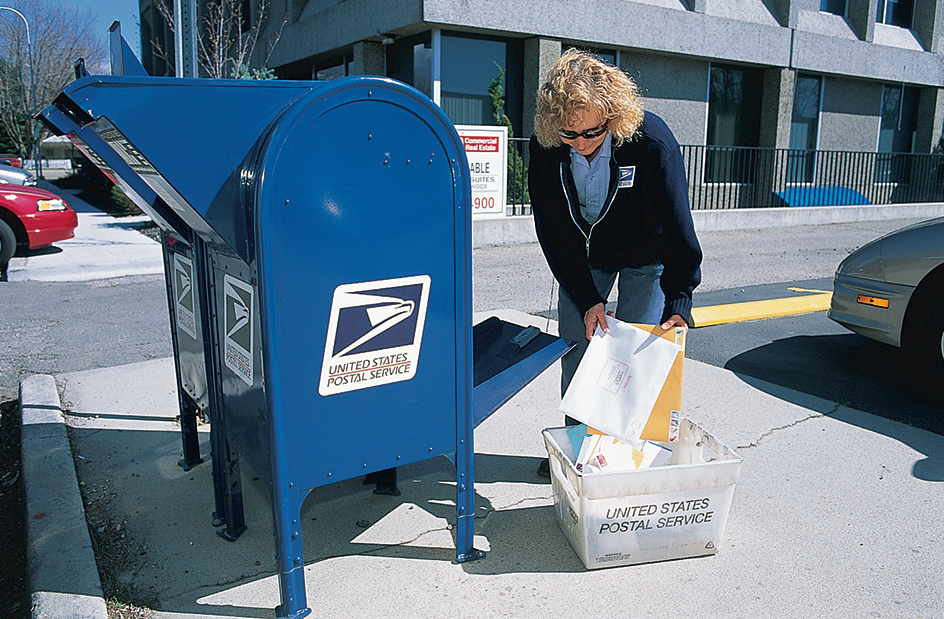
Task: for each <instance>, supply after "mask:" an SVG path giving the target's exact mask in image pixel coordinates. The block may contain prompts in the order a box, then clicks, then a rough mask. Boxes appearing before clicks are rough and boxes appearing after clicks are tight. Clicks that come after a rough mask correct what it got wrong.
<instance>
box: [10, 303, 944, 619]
mask: <svg viewBox="0 0 944 619" xmlns="http://www.w3.org/2000/svg"><path fill="white" fill-rule="evenodd" d="M497 314H498V315H499V316H501V317H502V318H504V319H506V320H509V321H512V322H516V323H518V324H522V325H525V324H536V325H537V326H539V327H541V328H544V327H545V326H546V323H545V321H544V320H538V319H535V318H534V317H531V316H527V315H524V314H519V313H508V312H497ZM482 318H483V316H477V317H476V321H478V320H481V319H482ZM552 324H553V323H552ZM686 363H687V365H686V369H685V386H684V401H683V414H684V415H685V416H688V417H691V418H692V419H693V420H694V421H696V422H697V423H699V424H701V425H702V426H703V427H704V428H705V429H707V430H708V431H709V432H711V433H712V434H714V435H715V436H716V437H717V438H718V439H719V440H721V441H722V442H723V443H725V444H726V445H728V446H729V447H732V448H734V449H735V451H737V452H738V454H739V455H740V456H741V457H743V459H744V463H743V466H742V469H741V479H740V481H739V483H738V485H737V489H736V491H735V494H734V503H733V505H732V508H731V510H730V514H729V519H728V524H727V529H726V531H725V538H724V542H723V543H722V544H721V545H720V552H719V554H718V555H716V556H713V557H706V558H698V559H685V560H678V561H669V562H662V563H653V564H647V565H640V566H629V567H620V568H610V569H603V570H595V571H587V570H586V569H584V567H583V565H582V563H581V562H580V561H579V559H578V558H577V555H576V554H575V553H574V551H573V550H572V549H571V547H570V545H569V543H568V541H567V539H566V538H565V537H564V535H563V533H562V532H561V530H560V528H559V527H558V525H557V523H556V521H555V518H554V512H553V499H552V493H551V486H550V484H549V483H547V482H546V480H542V479H541V478H539V477H537V476H536V475H535V469H536V467H537V464H538V461H539V459H540V458H542V457H544V456H546V453H545V449H544V445H543V441H542V439H541V430H542V429H543V428H546V427H549V426H557V425H560V424H561V419H560V415H559V414H558V412H557V404H558V401H557V396H556V394H557V392H558V388H557V385H558V379H559V373H558V369H557V367H558V366H557V365H556V364H555V366H554V367H553V368H551V369H549V370H548V371H546V372H545V373H544V374H542V375H541V376H540V377H539V378H538V379H537V380H535V381H534V382H533V383H532V384H531V385H530V386H528V387H527V388H526V389H525V390H523V391H522V392H521V393H519V394H518V395H517V396H515V398H513V399H512V400H511V401H510V402H508V403H507V404H506V405H505V406H504V407H502V408H501V409H500V410H499V411H498V412H497V413H496V414H494V415H493V416H492V417H491V418H490V419H489V420H487V421H486V422H485V423H483V424H482V425H481V426H480V427H479V428H478V429H477V430H476V436H475V451H476V485H475V489H476V493H477V512H476V514H477V518H476V535H477V543H476V547H477V548H479V549H481V550H486V551H488V556H487V557H486V558H484V559H483V560H481V561H476V562H472V563H465V564H456V563H455V562H454V557H455V545H454V539H453V532H452V530H451V525H450V523H454V522H455V515H456V514H455V507H454V499H455V479H454V477H455V475H454V468H453V467H452V465H451V464H450V463H449V462H448V460H446V459H445V458H437V459H432V460H429V461H425V462H421V463H418V464H414V465H410V466H405V467H402V468H401V469H400V488H401V490H402V496H400V497H388V496H377V495H374V494H373V493H372V492H370V489H371V487H369V486H363V485H362V484H361V481H360V480H359V479H353V480H348V481H343V482H339V483H336V484H332V485H330V486H325V487H321V488H318V489H315V490H314V491H313V492H312V493H311V495H310V496H309V498H308V500H307V501H306V503H305V506H304V508H303V511H302V535H303V540H304V542H305V564H306V567H305V576H306V582H307V587H306V590H307V596H308V605H309V606H310V607H311V608H312V615H311V616H313V617H348V616H351V615H355V616H365V617H431V618H432V617H436V618H440V617H519V618H520V617H548V616H555V617H556V616H560V617H578V616H627V615H628V614H630V613H632V614H639V615H642V616H647V617H651V618H653V619H658V618H662V617H680V616H682V617H695V616H699V617H744V618H756V617H767V618H777V617H791V618H797V619H800V618H803V619H806V618H808V617H815V616H820V617H856V618H857V619H858V618H859V617H896V618H900V617H935V616H940V615H941V613H942V611H944V597H942V596H944V594H942V591H944V576H942V573H941V570H940V565H941V563H942V562H944V535H942V533H941V532H940V527H938V526H937V523H938V522H939V520H940V518H939V513H940V505H941V504H942V502H944V484H942V483H940V482H942V481H944V445H942V443H941V440H940V436H937V435H934V434H931V433H928V432H924V431H922V430H917V429H914V428H911V427H908V426H904V425H902V424H898V423H896V422H892V421H888V420H885V419H882V418H879V417H875V416H872V415H868V414H865V413H861V412H859V411H855V410H851V409H848V408H845V407H843V406H840V405H837V404H833V403H831V402H827V401H824V400H820V399H817V398H814V397H811V396H807V395H804V394H800V393H798V392H795V391H791V390H788V389H783V388H781V387H776V386H773V385H770V384H766V383H761V382H759V381H755V380H752V379H749V378H741V377H739V376H737V375H735V374H733V373H732V372H730V371H728V370H724V369H721V368H717V367H712V366H709V365H705V364H702V363H699V362H695V361H687V362H686ZM55 378H56V382H57V383H58V384H59V388H60V389H61V393H62V400H63V402H64V408H66V409H67V410H68V412H67V414H66V415H65V417H64V419H65V422H66V423H67V424H68V425H69V439H70V441H71V450H72V454H73V455H74V456H75V466H76V473H77V477H78V480H80V482H79V483H81V484H83V489H84V491H85V493H86V495H87V500H88V502H90V503H91V504H94V505H95V506H96V508H101V510H102V512H103V513H104V514H107V523H104V524H103V525H102V526H105V527H106V528H107V527H109V526H110V527H116V525H120V529H118V528H116V529H115V531H116V532H117V531H118V530H120V531H121V533H120V535H123V536H124V538H123V540H122V543H123V544H124V545H125V550H126V551H127V555H126V556H125V557H124V562H125V567H124V569H123V571H122V573H121V574H119V578H120V580H121V581H122V582H124V583H125V585H126V586H128V587H129V588H131V589H134V590H138V591H149V592H152V593H153V594H154V596H156V603H157V604H159V608H160V610H159V611H158V612H156V613H155V614H154V617H156V618H158V619H170V618H187V619H192V618H195V617H208V618H209V617H215V618H220V617H234V618H235V617H273V616H275V613H274V611H273V608H274V607H275V606H276V605H277V604H278V603H279V599H278V579H277V576H276V575H275V561H274V555H275V547H274V543H273V537H272V531H273V527H272V514H271V507H270V502H269V497H268V492H267V490H266V489H265V487H264V485H263V484H262V483H261V482H260V481H258V480H257V479H256V476H255V474H254V472H253V471H252V470H251V469H250V468H249V467H248V466H247V465H246V463H245V462H244V463H243V464H244V466H243V493H244V499H245V511H246V520H247V524H248V527H249V528H248V530H247V531H246V532H245V533H243V534H242V536H241V537H240V538H239V539H238V540H237V541H235V542H233V543H230V542H227V541H224V540H223V539H222V538H220V537H218V536H217V535H216V534H215V529H214V528H213V527H212V526H211V524H210V520H211V512H212V511H213V509H214V498H213V487H212V479H211V466H210V463H209V459H208V458H207V462H205V463H204V464H202V465H200V466H198V467H196V468H194V469H192V470H191V471H189V472H185V471H183V470H182V469H181V468H180V467H179V466H178V465H177V461H178V459H179V458H180V455H181V442H180V435H179V432H178V429H177V426H176V424H175V423H174V419H173V418H174V416H175V415H176V414H177V400H176V395H175V376H174V364H173V360H172V359H160V360H156V361H150V362H145V363H140V364H134V365H128V366H121V367H114V368H106V369H99V370H89V371H84V372H75V373H70V374H62V375H59V376H56V377H55ZM51 384H52V381H48V380H40V381H39V387H40V388H39V389H38V391H39V392H40V394H39V395H33V396H31V397H34V398H36V399H42V400H43V401H44V402H46V404H42V406H44V407H48V406H49V404H48V401H49V400H51V399H53V398H55V397H56V394H55V393H46V394H44V395H43V394H42V391H43V389H45V390H51V389H52V387H51ZM43 385H45V387H43ZM24 406H29V402H24ZM24 421H25V419H24ZM42 423H43V424H47V425H48V424H49V423H50V420H49V419H48V417H47V418H46V419H45V420H43V421H42ZM32 436H33V433H32V432H26V431H24V435H23V441H24V442H23V450H24V454H26V453H27V451H32V450H37V449H43V450H45V451H48V450H49V447H48V445H47V446H45V447H41V446H38V445H36V444H35V443H34V441H33V438H32ZM208 438H209V435H208V433H206V432H204V433H201V439H202V440H201V443H202V445H201V449H202V453H203V454H204V455H205V456H207V454H208ZM69 446H70V445H66V447H69ZM45 451H44V452H45ZM312 452H313V453H312V457H317V456H316V452H317V447H316V446H312ZM24 475H26V479H25V484H26V493H27V501H28V503H29V506H28V516H27V518H28V521H29V522H30V526H32V527H34V528H35V529H36V530H37V533H38V535H39V536H38V538H33V537H32V536H31V540H32V539H40V540H43V539H44V538H43V527H45V526H57V527H63V526H64V525H63V523H61V522H58V523H57V522H55V520H56V519H54V518H50V517H48V516H49V515H51V514H50V512H48V511H46V510H48V509H49V508H48V506H41V505H40V506H36V505H34V502H35V501H37V500H42V501H46V502H47V503H48V502H49V501H51V500H60V499H61V500H67V498H68V497H72V498H68V500H73V499H74V497H75V496H76V494H77V493H78V486H77V482H76V479H75V478H71V479H70V478H69V476H68V475H62V474H60V473H55V472H53V471H51V470H50V471H43V470H42V469H41V468H40V469H33V470H30V471H24ZM37 478H41V479H44V480H45V481H46V482H47V488H46V489H44V490H43V491H42V492H43V494H44V495H45V496H39V497H38V496H37V492H36V490H35V488H37V486H36V483H37ZM49 481H55V482H56V483H55V490H54V491H53V490H51V489H49V487H48V485H49V484H48V482H49ZM51 494H56V495H57V496H50V495H51ZM37 510H43V513H46V514H47V517H43V518H41V519H38V520H34V519H35V518H36V514H37V513H39V512H38V511H37ZM57 515H58V514H57ZM72 526H74V527H75V528H76V529H81V528H82V527H83V526H84V522H79V521H76V522H74V523H72ZM73 550H74V549H72V548H69V547H66V546H64V545H52V544H45V545H43V546H42V547H40V548H37V547H35V546H31V548H30V553H31V557H34V556H36V554H37V553H55V558H56V559H58V560H59V561H60V562H63V561H66V560H68V561H70V565H71V566H72V567H73V569H72V570H71V571H72V573H73V578H69V577H67V576H62V575H60V576H59V580H58V581H52V582H58V584H57V585H55V586H53V588H52V589H51V590H50V591H45V592H40V595H41V596H44V597H45V599H51V600H57V601H59V602H60V603H62V602H63V601H68V600H69V599H70V598H73V597H74V596H87V595H88V592H87V585H86V583H87V582H88V579H89V574H88V570H94V569H95V566H94V564H93V565H88V564H87V562H86V563H85V564H82V562H81V561H79V560H77V561H76V562H75V563H72V562H71V561H72V559H73V558H75V557H78V555H80V554H81V552H80V551H76V552H73ZM77 553H78V554H77ZM50 563H55V562H54V561H50ZM31 565H32V559H31ZM41 582H51V581H49V580H45V581H41ZM34 599H35V597H34ZM76 599H79V600H85V601H87V598H86V597H79V598H76ZM93 601H94V600H93ZM93 606H94V605H93ZM101 606H102V607H103V606H104V605H103V604H102V605H101ZM96 608H97V607H96ZM93 610H94V609H93ZM49 616H51V617H54V616H70V617H76V616H79V615H75V614H74V613H73V614H68V615H55V614H54V613H50V615H49ZM83 616H84V615H83ZM88 616H90V617H92V616H98V615H94V614H90V615H88Z"/></svg>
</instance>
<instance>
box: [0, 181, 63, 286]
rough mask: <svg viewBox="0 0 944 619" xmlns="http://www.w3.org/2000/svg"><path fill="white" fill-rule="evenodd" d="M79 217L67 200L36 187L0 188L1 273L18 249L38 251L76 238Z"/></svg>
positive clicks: (1, 186)
mask: <svg viewBox="0 0 944 619" xmlns="http://www.w3.org/2000/svg"><path fill="white" fill-rule="evenodd" d="M78 225H79V219H78V216H77V215H76V214H75V211H74V210H72V207H71V206H69V205H68V204H67V203H66V201H65V200H63V199H62V198H60V197H59V196H57V195H56V194H54V193H51V192H49V191H46V190H45V189H37V188H36V187H21V186H19V185H0V270H3V269H6V268H7V264H9V262H10V258H12V257H13V254H15V253H16V249H17V247H18V246H19V247H25V248H29V249H37V248H40V247H46V246H47V245H52V244H53V243H55V242H56V241H64V240H66V239H71V238H72V237H73V236H75V228H76V226H78Z"/></svg>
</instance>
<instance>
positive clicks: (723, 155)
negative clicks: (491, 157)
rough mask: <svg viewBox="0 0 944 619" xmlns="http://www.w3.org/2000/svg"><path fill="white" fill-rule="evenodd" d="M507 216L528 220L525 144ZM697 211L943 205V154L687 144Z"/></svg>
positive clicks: (511, 180)
mask: <svg viewBox="0 0 944 619" xmlns="http://www.w3.org/2000/svg"><path fill="white" fill-rule="evenodd" d="M508 149H509V152H512V151H513V152H517V154H518V156H517V157H509V167H508V199H507V205H506V214H508V215H530V214H531V204H530V198H529V196H528V183H527V179H528V172H527V161H528V152H527V151H528V138H509V140H508ZM681 149H682V158H683V160H684V162H685V170H686V175H687V177H688V187H689V198H690V200H691V208H692V210H720V209H738V208H772V207H783V206H852V205H860V204H875V205H881V204H907V203H916V202H944V155H940V154H930V155H929V154H912V153H863V152H851V151H828V150H791V149H786V148H752V147H729V146H702V145H687V146H682V147H681Z"/></svg>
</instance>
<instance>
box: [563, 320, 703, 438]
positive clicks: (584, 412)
mask: <svg viewBox="0 0 944 619" xmlns="http://www.w3.org/2000/svg"><path fill="white" fill-rule="evenodd" d="M607 325H608V326H609V330H610V332H609V333H603V331H602V330H601V329H599V328H598V329H597V331H596V333H595V334H594V335H593V339H591V340H590V345H589V346H588V347H587V351H586V353H584V356H583V359H582V360H581V362H580V365H579V366H578V367H577V371H576V373H575V374H574V377H573V379H572V380H571V382H570V386H569V387H568V388H567V393H566V394H565V395H564V398H563V399H562V400H561V405H560V410H561V412H563V413H564V414H565V415H569V416H570V417H573V418H574V419H578V420H580V421H582V422H583V423H586V424H587V425H588V426H590V427H592V428H595V429H596V430H599V431H600V432H603V433H604V434H608V435H610V436H613V437H616V438H618V439H620V440H622V441H625V442H635V441H639V440H652V441H659V442H675V441H677V440H678V430H677V428H678V420H679V409H680V408H681V398H682V366H683V360H684V357H685V352H684V346H685V339H684V338H685V332H684V330H683V329H681V328H678V329H670V330H668V331H663V330H662V327H661V326H659V325H634V324H630V323H625V322H621V321H619V320H616V319H614V318H608V319H607ZM673 423H674V426H673ZM673 428H674V431H673Z"/></svg>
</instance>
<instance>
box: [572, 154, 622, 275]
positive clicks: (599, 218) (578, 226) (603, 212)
mask: <svg viewBox="0 0 944 619" xmlns="http://www.w3.org/2000/svg"><path fill="white" fill-rule="evenodd" d="M566 165H567V164H565V163H562V164H561V166H560V179H561V189H563V191H564V197H565V198H566V199H567V207H568V210H569V211H570V220H571V221H572V222H574V225H575V226H577V229H578V230H580V234H583V236H584V238H586V239H587V242H586V244H585V249H586V251H587V260H588V261H589V260H590V237H591V236H593V229H594V228H595V227H596V225H597V224H598V223H600V222H601V221H603V218H604V217H606V214H607V213H609V212H610V206H612V205H613V200H615V199H616V193H617V192H615V191H614V192H613V195H612V196H610V199H609V200H608V201H607V203H606V206H605V208H604V209H603V210H602V211H600V216H599V217H598V218H597V220H596V221H595V222H593V223H592V224H590V232H589V233H587V234H585V233H584V231H583V228H581V227H580V224H579V223H577V218H576V216H575V215H574V204H573V202H571V201H570V195H569V194H568V193H567V183H565V182H564V167H565V166H566ZM577 208H578V209H579V208H580V206H579V205H578V206H577Z"/></svg>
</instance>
